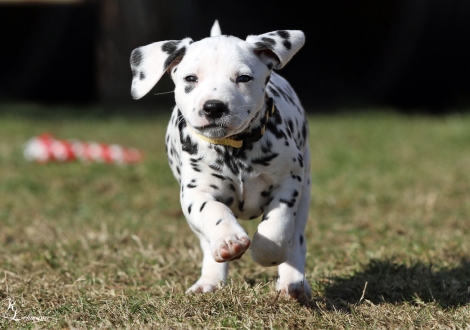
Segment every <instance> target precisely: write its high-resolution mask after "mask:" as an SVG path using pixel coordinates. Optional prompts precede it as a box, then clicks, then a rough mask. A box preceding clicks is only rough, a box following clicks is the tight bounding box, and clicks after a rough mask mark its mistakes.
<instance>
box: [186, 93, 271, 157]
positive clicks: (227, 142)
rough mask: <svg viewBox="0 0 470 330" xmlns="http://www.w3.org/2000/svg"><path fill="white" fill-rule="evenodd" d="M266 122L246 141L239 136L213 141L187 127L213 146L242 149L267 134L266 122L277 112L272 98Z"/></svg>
mask: <svg viewBox="0 0 470 330" xmlns="http://www.w3.org/2000/svg"><path fill="white" fill-rule="evenodd" d="M266 108H267V109H266V113H265V115H264V116H265V117H266V121H265V123H264V124H263V125H262V126H260V127H259V130H258V131H257V132H256V133H255V134H254V135H253V136H250V137H248V138H245V139H239V138H238V136H237V135H232V136H229V137H226V138H223V139H211V138H208V137H207V136H204V135H202V134H199V133H197V132H195V131H194V130H193V129H192V128H191V127H190V126H187V127H188V128H190V130H191V131H192V132H193V133H194V134H195V135H196V136H197V137H198V138H200V139H201V140H204V141H206V142H209V143H212V144H219V145H224V146H229V147H233V148H237V149H239V148H241V147H243V146H247V145H248V144H250V143H253V142H256V141H258V140H259V139H261V138H262V137H263V135H264V133H265V132H266V122H267V121H268V120H269V118H270V117H271V116H272V115H273V114H274V111H275V106H274V102H273V99H272V98H267V100H266Z"/></svg>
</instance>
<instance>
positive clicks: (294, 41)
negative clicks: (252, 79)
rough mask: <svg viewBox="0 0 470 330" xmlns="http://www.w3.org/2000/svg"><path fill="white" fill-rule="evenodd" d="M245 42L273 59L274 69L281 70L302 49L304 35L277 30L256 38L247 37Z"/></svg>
mask: <svg viewBox="0 0 470 330" xmlns="http://www.w3.org/2000/svg"><path fill="white" fill-rule="evenodd" d="M246 41H247V42H249V43H251V44H252V45H253V46H254V48H255V51H257V52H258V53H260V54H264V55H267V56H268V57H274V58H275V60H276V64H275V66H274V69H277V70H279V69H282V68H283V67H284V66H285V65H286V64H287V62H289V61H290V60H291V58H292V57H293V56H294V55H295V54H296V53H297V52H298V51H299V50H300V48H302V46H303V45H304V43H305V35H304V33H303V32H302V31H299V30H279V31H273V32H269V33H265V34H260V35H257V36H248V37H247V38H246Z"/></svg>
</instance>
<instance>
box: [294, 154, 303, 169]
mask: <svg viewBox="0 0 470 330" xmlns="http://www.w3.org/2000/svg"><path fill="white" fill-rule="evenodd" d="M297 158H298V159H299V165H300V167H304V157H303V156H302V155H301V154H299V156H298V157H297ZM294 159H295V158H294Z"/></svg>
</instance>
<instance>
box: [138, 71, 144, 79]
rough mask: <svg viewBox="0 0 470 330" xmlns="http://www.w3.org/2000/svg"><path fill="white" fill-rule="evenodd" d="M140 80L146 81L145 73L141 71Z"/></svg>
mask: <svg viewBox="0 0 470 330" xmlns="http://www.w3.org/2000/svg"><path fill="white" fill-rule="evenodd" d="M139 78H140V80H144V79H145V73H143V72H142V71H141V72H140V76H139Z"/></svg>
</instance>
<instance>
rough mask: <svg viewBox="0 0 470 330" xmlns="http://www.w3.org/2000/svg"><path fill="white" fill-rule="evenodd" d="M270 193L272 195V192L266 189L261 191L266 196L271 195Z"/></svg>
mask: <svg viewBox="0 0 470 330" xmlns="http://www.w3.org/2000/svg"><path fill="white" fill-rule="evenodd" d="M269 195H271V192H270V191H268V190H264V191H262V192H261V196H262V197H264V198H266V197H269Z"/></svg>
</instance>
